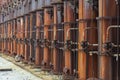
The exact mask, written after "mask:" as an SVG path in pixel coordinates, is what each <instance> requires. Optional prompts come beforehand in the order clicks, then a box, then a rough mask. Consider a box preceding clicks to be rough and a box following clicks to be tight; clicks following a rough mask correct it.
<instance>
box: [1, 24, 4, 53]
mask: <svg viewBox="0 0 120 80" xmlns="http://www.w3.org/2000/svg"><path fill="white" fill-rule="evenodd" d="M3 25H4V24H2V25H1V27H2V38H3V39H4V27H3ZM2 53H4V40H3V41H2Z"/></svg>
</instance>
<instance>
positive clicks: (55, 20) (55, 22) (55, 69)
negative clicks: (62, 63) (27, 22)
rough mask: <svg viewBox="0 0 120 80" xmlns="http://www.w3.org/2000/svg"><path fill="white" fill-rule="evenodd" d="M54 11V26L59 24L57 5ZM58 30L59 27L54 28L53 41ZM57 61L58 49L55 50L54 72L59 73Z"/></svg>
mask: <svg viewBox="0 0 120 80" xmlns="http://www.w3.org/2000/svg"><path fill="white" fill-rule="evenodd" d="M53 9H54V10H53V11H54V24H57V5H54V7H53ZM56 29H57V26H54V27H53V31H54V32H53V40H56V39H57V38H56V34H57V33H56ZM57 59H58V56H57V50H56V48H54V49H53V65H54V72H57V71H58V69H57V68H58V67H57V65H58V63H57Z"/></svg>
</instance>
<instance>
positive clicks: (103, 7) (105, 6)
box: [99, 0, 116, 80]
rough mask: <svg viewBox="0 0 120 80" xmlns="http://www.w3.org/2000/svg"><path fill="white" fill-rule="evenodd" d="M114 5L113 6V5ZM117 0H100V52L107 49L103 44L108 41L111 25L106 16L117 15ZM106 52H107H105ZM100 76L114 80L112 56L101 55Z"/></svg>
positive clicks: (106, 79)
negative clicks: (108, 30) (108, 31)
mask: <svg viewBox="0 0 120 80" xmlns="http://www.w3.org/2000/svg"><path fill="white" fill-rule="evenodd" d="M111 5H112V6H111ZM115 15H116V7H115V0H99V17H100V18H101V19H100V20H99V39H100V40H99V43H100V44H99V51H100V52H101V53H100V54H102V53H104V52H105V50H104V49H103V48H102V45H103V44H104V43H106V41H107V34H106V32H107V28H108V26H109V25H110V23H109V19H106V18H105V17H115ZM105 54H106V53H105ZM99 78H100V79H103V80H112V68H111V56H106V55H101V56H99Z"/></svg>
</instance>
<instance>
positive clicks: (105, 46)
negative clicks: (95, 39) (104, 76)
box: [103, 42, 113, 51]
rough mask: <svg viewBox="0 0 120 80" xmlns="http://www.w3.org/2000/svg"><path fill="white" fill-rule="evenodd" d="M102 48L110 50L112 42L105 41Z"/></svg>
mask: <svg viewBox="0 0 120 80" xmlns="http://www.w3.org/2000/svg"><path fill="white" fill-rule="evenodd" d="M103 47H104V49H105V50H106V51H111V50H112V48H113V43H112V42H106V43H105V44H104V45H103Z"/></svg>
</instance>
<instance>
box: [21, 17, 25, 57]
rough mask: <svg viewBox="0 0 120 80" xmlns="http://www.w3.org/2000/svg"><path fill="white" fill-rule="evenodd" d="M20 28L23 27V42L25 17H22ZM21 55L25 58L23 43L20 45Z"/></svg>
mask: <svg viewBox="0 0 120 80" xmlns="http://www.w3.org/2000/svg"><path fill="white" fill-rule="evenodd" d="M20 27H21V29H20V30H21V31H20V35H21V39H22V40H23V38H24V22H23V17H21V18H20ZM20 46H21V47H20V48H21V49H20V51H21V52H20V54H21V55H22V56H23V57H24V44H23V43H21V44H20Z"/></svg>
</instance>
